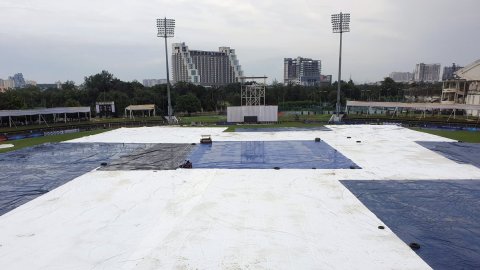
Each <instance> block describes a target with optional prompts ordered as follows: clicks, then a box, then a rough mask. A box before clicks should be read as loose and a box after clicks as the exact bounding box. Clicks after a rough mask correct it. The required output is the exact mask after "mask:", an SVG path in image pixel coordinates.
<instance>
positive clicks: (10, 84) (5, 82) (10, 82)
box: [0, 79, 15, 91]
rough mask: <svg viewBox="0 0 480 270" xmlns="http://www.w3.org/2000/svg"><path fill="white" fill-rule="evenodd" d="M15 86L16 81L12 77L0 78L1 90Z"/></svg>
mask: <svg viewBox="0 0 480 270" xmlns="http://www.w3.org/2000/svg"><path fill="white" fill-rule="evenodd" d="M13 88H15V82H14V81H13V80H12V79H6V80H2V79H0V91H5V90H7V89H13Z"/></svg>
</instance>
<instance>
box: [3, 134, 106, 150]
mask: <svg viewBox="0 0 480 270" xmlns="http://www.w3.org/2000/svg"><path fill="white" fill-rule="evenodd" d="M109 130H111V129H97V130H92V131H82V132H76V133H69V134H61V135H52V136H43V137H36V138H28V139H22V140H15V141H5V142H1V143H0V144H13V145H14V147H11V148H5V149H0V153H5V152H9V151H14V150H18V149H21V148H25V147H30V146H34V145H38V144H42V143H47V142H63V141H68V140H73V139H76V138H80V137H84V136H89V135H95V134H99V133H102V132H105V131H109Z"/></svg>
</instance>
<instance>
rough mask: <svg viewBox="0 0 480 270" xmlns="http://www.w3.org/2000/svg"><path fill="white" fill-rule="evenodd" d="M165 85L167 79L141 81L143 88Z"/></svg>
mask: <svg viewBox="0 0 480 270" xmlns="http://www.w3.org/2000/svg"><path fill="white" fill-rule="evenodd" d="M166 83H167V79H144V80H143V86H145V87H152V86H155V85H159V84H166Z"/></svg>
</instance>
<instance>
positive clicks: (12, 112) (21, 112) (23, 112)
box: [0, 107, 91, 127]
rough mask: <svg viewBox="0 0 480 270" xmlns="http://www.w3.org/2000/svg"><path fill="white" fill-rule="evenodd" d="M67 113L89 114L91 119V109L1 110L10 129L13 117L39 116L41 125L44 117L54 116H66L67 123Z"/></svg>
mask: <svg viewBox="0 0 480 270" xmlns="http://www.w3.org/2000/svg"><path fill="white" fill-rule="evenodd" d="M67 113H77V114H80V113H85V115H86V114H87V113H88V114H89V117H91V112H90V107H57V108H42V109H31V110H0V118H1V117H8V122H9V125H10V127H12V116H13V117H16V116H30V115H38V123H39V124H40V122H41V118H42V117H43V115H48V114H53V116H54V118H55V116H56V115H57V114H63V115H64V121H65V122H66V121H67Z"/></svg>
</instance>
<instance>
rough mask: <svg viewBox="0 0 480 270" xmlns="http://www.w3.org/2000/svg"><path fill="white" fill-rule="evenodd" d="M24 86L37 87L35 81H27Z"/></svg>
mask: <svg viewBox="0 0 480 270" xmlns="http://www.w3.org/2000/svg"><path fill="white" fill-rule="evenodd" d="M25 84H26V85H31V86H36V85H37V82H36V81H33V80H27V81H26V82H25Z"/></svg>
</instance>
